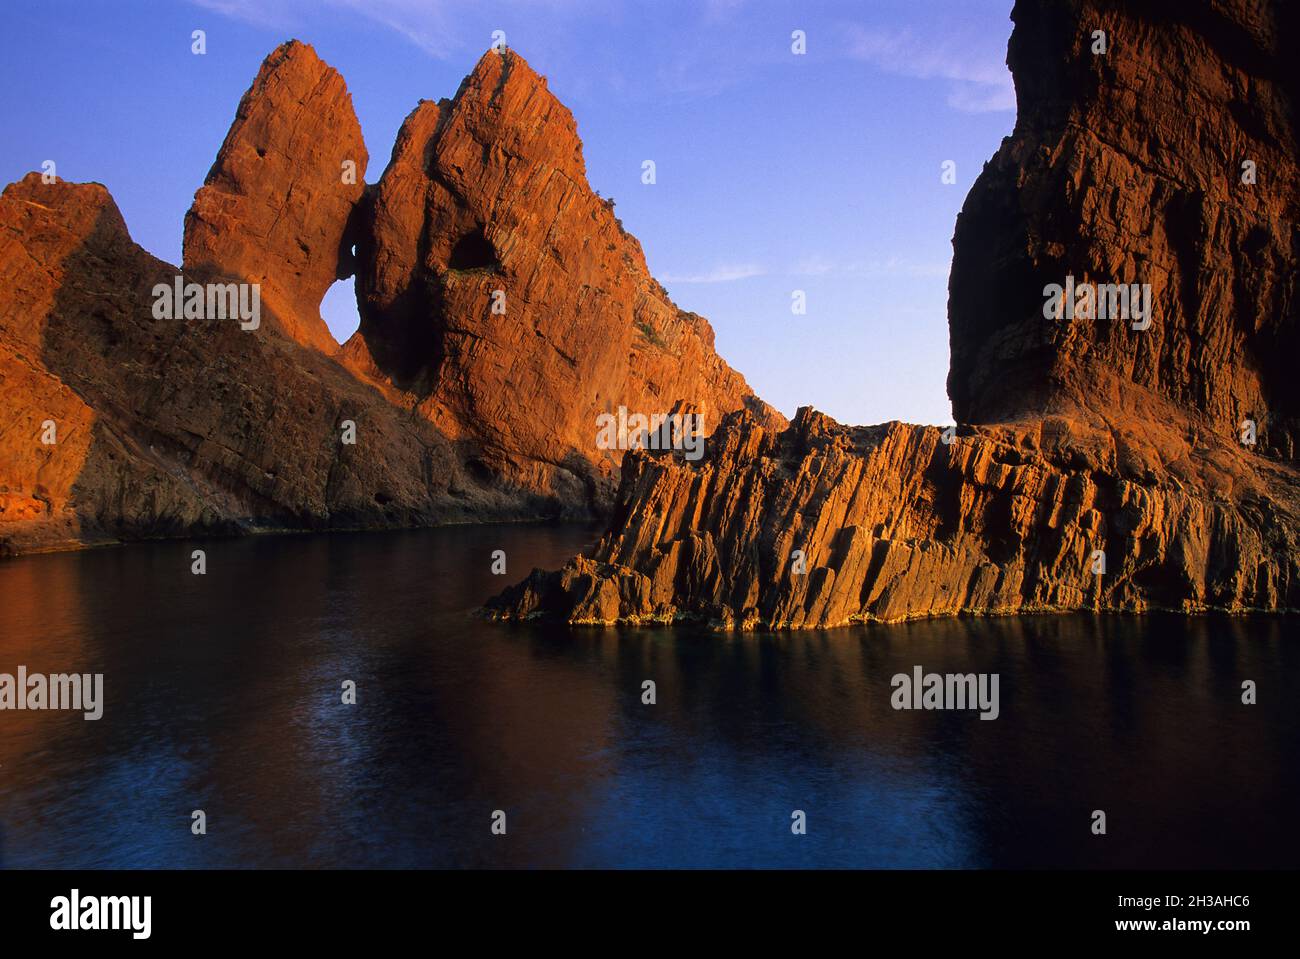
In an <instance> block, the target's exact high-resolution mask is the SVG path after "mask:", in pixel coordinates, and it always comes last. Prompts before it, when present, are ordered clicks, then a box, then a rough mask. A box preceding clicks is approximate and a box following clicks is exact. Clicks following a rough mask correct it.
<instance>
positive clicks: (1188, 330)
mask: <svg viewBox="0 0 1300 959" xmlns="http://www.w3.org/2000/svg"><path fill="white" fill-rule="evenodd" d="M1013 18H1014V20H1015V22H1016V27H1015V32H1014V34H1013V36H1012V41H1011V45H1010V52H1009V57H1008V60H1009V63H1010V65H1011V68H1012V71H1013V73H1014V75H1015V79H1016V87H1017V92H1018V98H1019V110H1020V112H1019V119H1018V121H1017V125H1016V130H1015V133H1014V135H1013V136H1012V137H1009V138H1008V139H1007V140H1006V141H1004V143H1003V145H1002V148H1001V149H1000V150H999V151H998V153H997V155H996V156H995V157H994V158H993V160H992V161H990V163H989V164H988V165H987V166H986V168H985V170H984V172H983V174H982V175H981V176H980V178H979V180H978V181H977V182H976V184H975V186H974V188H973V189H972V191H971V194H970V196H969V197H968V199H967V202H966V205H965V208H964V209H963V211H962V214H961V217H960V219H959V221H958V224H957V229H956V235H955V237H954V241H953V242H954V248H955V255H954V260H953V271H952V277H951V281H950V300H949V318H950V329H951V343H952V366H951V372H950V375H949V381H948V388H949V394H950V396H951V398H952V401H953V409H954V412H955V413H956V415H957V418H958V420H959V421H960V422H964V423H977V424H982V425H974V426H963V427H962V428H961V429H960V430H958V431H956V432H955V433H954V434H950V435H951V439H952V442H949V443H945V442H944V440H943V434H942V433H941V432H940V431H939V430H938V429H934V428H924V427H917V426H907V425H903V424H898V423H890V424H887V425H885V426H878V427H867V428H862V427H858V428H854V427H846V426H841V425H839V424H837V423H835V422H833V421H831V420H830V419H828V418H827V417H824V416H821V415H820V414H817V413H814V412H812V411H811V410H803V411H801V412H800V415H799V417H798V418H797V420H796V422H795V423H794V424H792V425H791V426H790V428H789V429H787V430H785V431H784V432H773V431H771V430H769V429H764V428H762V427H761V426H760V425H758V424H756V423H754V422H752V421H750V420H749V419H748V418H746V417H745V416H744V415H742V414H738V415H736V416H733V417H731V418H729V419H728V420H727V421H726V422H725V424H724V426H723V428H722V429H721V430H720V431H719V432H718V433H717V434H715V436H714V437H712V438H711V439H710V442H709V444H708V446H707V449H706V455H705V457H704V459H703V460H702V461H700V462H698V463H687V462H685V461H684V460H682V459H681V458H678V457H673V456H671V455H655V454H637V456H636V457H635V459H633V460H631V461H629V462H628V463H626V464H625V466H624V479H623V485H622V487H621V489H620V493H619V500H618V506H617V509H616V511H615V519H614V522H613V523H612V525H611V527H610V530H609V532H608V533H607V534H606V536H605V537H604V538H603V539H602V541H601V542H600V544H599V545H598V546H597V547H596V549H595V551H594V552H593V554H592V555H591V556H590V557H579V558H577V559H575V560H573V561H571V562H570V563H569V564H568V565H567V566H566V567H565V568H564V569H562V570H560V571H558V572H551V573H545V572H542V571H537V572H535V573H534V574H533V576H531V577H530V578H529V579H528V580H527V581H525V582H524V583H522V584H520V585H519V586H517V587H515V588H514V589H512V590H510V591H508V592H507V593H506V594H504V595H503V596H502V597H500V598H498V599H497V600H495V601H494V602H493V603H492V605H491V609H492V611H493V612H494V614H495V615H497V616H500V617H503V618H528V617H531V616H538V615H546V616H556V617H559V618H562V619H565V620H567V621H569V622H572V623H614V622H629V623H643V622H665V623H668V622H674V621H678V620H680V619H683V618H689V619H700V620H705V621H707V622H710V623H712V624H713V625H714V626H717V627H721V628H754V627H771V628H784V627H789V628H801V627H823V626H840V625H845V624H849V623H854V622H862V621H872V620H882V621H897V620H902V619H909V618H916V617H924V616H935V615H950V614H956V613H1013V612H1023V611H1049V610H1070V609H1097V610H1126V611H1144V610H1150V609H1172V610H1179V611H1199V610H1206V609H1222V610H1232V611H1237V610H1246V609H1270V610H1282V609H1288V610H1296V609H1300V567H1298V566H1297V562H1298V560H1297V548H1298V547H1300V473H1298V472H1297V469H1296V465H1295V461H1294V456H1295V429H1296V427H1295V423H1296V419H1295V417H1296V413H1297V411H1298V409H1300V407H1298V406H1297V402H1296V398H1297V392H1296V390H1297V387H1296V385H1295V382H1296V381H1295V378H1294V376H1293V374H1292V373H1291V372H1290V369H1289V367H1290V364H1291V362H1292V357H1293V356H1295V355H1296V346H1297V345H1300V343H1298V339H1297V337H1298V336H1300V334H1298V332H1297V308H1298V306H1300V304H1298V302H1297V297H1296V288H1295V283H1296V274H1295V258H1296V256H1297V250H1300V234H1298V233H1297V226H1296V224H1297V216H1296V214H1297V207H1296V196H1297V195H1300V194H1297V189H1296V188H1297V185H1300V184H1297V178H1296V161H1297V155H1298V152H1300V151H1298V149H1297V136H1296V129H1295V127H1294V125H1293V124H1294V117H1295V115H1296V114H1295V109H1296V105H1297V103H1300V100H1298V99H1297V93H1296V88H1295V84H1294V81H1293V80H1290V79H1287V78H1290V77H1293V76H1294V73H1293V72H1288V71H1287V70H1286V69H1285V66H1286V64H1285V60H1286V58H1287V57H1288V56H1289V55H1290V54H1289V50H1290V47H1291V46H1292V45H1293V44H1290V45H1289V44H1288V42H1287V38H1288V37H1291V38H1294V35H1295V34H1294V33H1293V32H1292V31H1291V29H1290V28H1291V27H1292V26H1294V23H1295V20H1296V15H1295V14H1294V13H1293V12H1291V11H1290V10H1288V8H1287V6H1286V5H1284V4H1281V3H1274V4H1269V3H1247V2H1246V0H1240V2H1227V0H1225V2H1219V0H1202V2H1186V3H1152V4H1136V3H1132V4H1129V3H1103V2H1088V0H1072V2H1061V3H1058V2H1055V0H1052V2H1048V0H1041V2H1032V3H1029V2H1020V3H1017V5H1016V8H1015V12H1014V14H1013ZM1095 30H1103V31H1105V32H1106V35H1107V43H1108V49H1107V52H1106V53H1105V54H1104V55H1100V56H1098V55H1094V54H1093V53H1092V43H1093V31H1095ZM1246 159H1252V160H1254V161H1255V163H1256V171H1257V174H1258V175H1257V178H1256V182H1255V183H1253V184H1246V183H1243V182H1242V180H1241V177H1242V173H1243V172H1244V169H1243V167H1242V163H1243V161H1244V160H1246ZM1069 275H1072V276H1073V277H1074V278H1075V280H1076V281H1077V282H1080V283H1083V282H1091V283H1097V284H1103V283H1104V284H1111V283H1113V284H1135V283H1136V284H1142V283H1149V284H1150V285H1151V288H1152V297H1153V302H1154V305H1155V306H1154V310H1153V311H1152V316H1151V323H1150V326H1149V327H1147V328H1146V329H1134V322H1137V323H1138V325H1139V326H1141V325H1142V320H1141V318H1139V317H1130V318H1128V319H1125V320H1122V321H1121V320H1107V319H1097V318H1094V317H1086V316H1082V315H1080V316H1075V317H1073V318H1060V319H1050V320H1049V319H1047V318H1046V317H1045V315H1044V303H1045V295H1044V287H1045V286H1047V284H1050V283H1056V284H1061V285H1064V284H1065V283H1066V277H1067V276H1069ZM1246 419H1252V420H1254V421H1255V422H1256V425H1257V439H1258V441H1257V442H1256V443H1255V445H1253V446H1248V445H1244V444H1243V443H1242V442H1241V440H1240V436H1241V435H1242V421H1243V420H1246ZM1265 434H1267V435H1265ZM796 551H800V553H801V554H802V555H801V556H800V555H797V554H796ZM1103 564H1104V565H1103Z"/></svg>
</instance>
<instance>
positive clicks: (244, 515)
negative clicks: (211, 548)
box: [0, 42, 781, 553]
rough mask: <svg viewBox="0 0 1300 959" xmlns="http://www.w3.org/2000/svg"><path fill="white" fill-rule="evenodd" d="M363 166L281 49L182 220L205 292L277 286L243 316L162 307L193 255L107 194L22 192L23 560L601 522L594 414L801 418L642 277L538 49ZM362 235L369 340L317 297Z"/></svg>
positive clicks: (290, 46)
mask: <svg viewBox="0 0 1300 959" xmlns="http://www.w3.org/2000/svg"><path fill="white" fill-rule="evenodd" d="M444 111H445V112H444ZM350 162H352V163H355V173H356V176H355V178H351V177H350V176H349V175H348V174H349V170H348V166H347V165H348V163H350ZM365 168H366V150H365V146H364V144H363V142H362V139H361V131H360V128H359V126H358V124H357V120H356V117H355V115H354V113H353V111H352V106H351V101H350V98H349V95H348V93H347V89H346V87H345V86H344V83H343V80H342V78H341V77H340V76H339V75H338V74H337V73H336V72H335V71H334V70H333V69H331V68H330V67H328V66H327V65H325V64H324V63H322V62H321V61H320V60H319V59H318V58H317V57H316V55H315V53H314V52H313V51H312V50H311V48H310V47H308V46H306V45H304V44H301V43H297V42H290V43H286V44H284V45H283V46H281V47H279V48H278V49H276V50H275V51H274V52H273V53H272V54H271V55H270V56H269V57H268V58H267V60H266V62H265V63H264V64H263V66H262V69H261V71H260V72H259V73H258V76H257V79H256V80H255V81H254V83H253V86H252V87H251V88H250V89H249V91H248V93H247V94H246V95H245V96H244V98H243V100H242V101H241V103H240V105H239V109H238V112H237V114H236V118H235V122H234V124H233V126H232V127H231V130H230V132H229V134H228V135H227V137H226V140H225V143H224V144H223V146H222V148H221V152H220V154H219V155H218V157H217V160H216V163H215V164H214V165H213V167H212V171H211V172H210V173H209V175H208V178H207V181H206V182H205V184H204V185H203V187H202V188H201V189H200V190H199V191H198V193H197V194H196V195H195V199H194V205H193V207H192V209H191V210H190V212H189V214H188V215H187V217H186V220H185V244H184V258H185V269H184V280H185V281H186V282H196V283H208V282H217V281H226V280H230V281H235V282H242V283H247V284H254V283H255V284H258V285H259V289H260V293H261V296H260V304H261V314H262V315H261V323H260V325H259V326H258V328H257V329H248V330H246V329H241V328H240V324H239V322H238V321H237V320H234V319H226V320H219V319H197V318H190V319H182V318H181V315H180V313H179V312H176V313H175V314H174V315H175V318H174V319H171V318H164V317H163V316H160V315H157V314H155V311H154V306H155V299H154V294H153V291H154V289H155V287H156V286H158V285H160V284H161V285H166V286H171V285H172V284H173V283H174V281H175V278H176V276H177V274H178V273H180V271H179V270H178V269H177V268H176V267H174V266H172V265H170V264H167V263H164V262H162V261H160V260H157V259H156V258H154V257H152V256H150V255H149V254H148V253H146V252H145V251H144V250H142V249H141V248H140V247H138V246H136V244H135V243H133V242H132V241H131V238H130V236H129V234H128V232H127V228H126V224H125V223H124V222H123V221H122V217H121V214H120V213H119V212H118V209H117V206H116V205H115V204H114V203H113V200H112V198H111V197H110V196H109V195H108V192H107V191H106V190H105V189H104V188H103V187H102V186H100V185H98V184H69V183H64V182H61V181H56V182H51V183H46V182H43V181H42V179H41V177H40V176H39V175H36V174H32V175H29V176H28V177H26V178H25V179H24V180H22V181H21V182H19V183H14V184H11V185H10V186H9V187H8V188H6V190H5V191H4V194H3V197H2V198H0V398H2V399H3V400H4V403H5V408H6V410H7V411H9V413H10V416H9V417H8V420H7V422H6V423H5V424H3V425H2V426H0V454H2V455H0V553H5V552H18V551H27V550H35V549H53V548H71V547H75V546H79V545H86V544H91V543H100V542H112V541H116V540H120V539H126V538H140V537H157V536H181V535H191V534H194V533H205V532H206V533H236V532H244V531H252V530H262V529H337V528H374V527H397V526H412V525H430V524H436V523H443V522H472V521H492V520H528V519H541V518H550V517H555V516H570V517H590V516H592V515H594V514H595V513H596V512H597V511H600V510H602V509H605V508H607V507H608V505H609V503H610V502H611V501H612V496H613V493H614V490H615V485H616V477H617V469H618V464H619V463H620V461H621V459H622V456H623V451H622V450H619V449H612V450H603V449H599V448H597V443H596V436H597V422H596V419H595V417H596V415H597V412H599V411H603V410H606V409H610V408H617V407H618V406H620V405H622V406H626V407H628V408H630V409H632V410H638V411H641V412H643V413H645V414H652V413H656V412H665V413H666V412H671V411H673V410H674V409H677V408H679V407H688V408H691V409H695V410H700V411H702V412H704V414H705V417H706V418H705V428H706V429H712V428H713V427H714V426H716V424H717V419H718V417H719V416H720V415H721V414H722V413H724V412H727V411H732V410H737V409H740V408H742V407H746V406H750V407H753V408H754V409H755V410H757V411H759V414H760V415H762V416H763V417H764V418H765V419H768V420H771V421H774V422H781V418H780V417H779V416H778V415H776V414H774V413H772V412H771V411H770V410H768V409H767V408H766V407H764V406H763V405H762V404H761V403H759V402H758V401H757V400H756V399H755V398H754V397H753V395H752V393H751V392H750V391H749V389H748V387H746V385H745V383H744V380H743V379H742V378H741V377H740V376H739V375H738V374H736V373H735V372H734V371H732V370H731V369H730V367H728V366H727V365H726V364H725V363H724V362H723V361H722V360H721V359H720V358H719V357H718V356H717V354H716V353H715V352H714V350H713V335H712V331H711V329H710V328H709V326H708V324H707V322H705V321H704V320H703V319H701V318H699V317H695V316H693V315H691V314H686V313H682V312H680V311H678V310H677V309H676V308H675V307H674V306H673V305H672V304H671V303H670V302H669V301H668V299H667V297H666V296H665V295H664V294H663V291H662V290H661V289H660V288H659V287H658V285H657V284H656V283H655V282H654V281H653V280H652V279H651V278H650V277H649V275H648V274H647V273H646V271H645V263H644V259H643V257H642V256H641V251H640V247H639V246H638V245H637V243H636V241H635V240H634V239H633V238H631V237H630V236H627V235H626V234H624V233H623V232H622V230H621V229H620V228H619V227H618V225H617V222H616V221H615V220H614V218H613V215H612V213H611V212H610V211H609V210H608V209H607V208H606V207H605V205H604V204H602V203H601V202H600V201H599V199H597V198H596V197H595V196H594V194H593V193H592V192H591V191H590V189H589V188H588V186H587V184H586V180H585V175H584V173H583V164H582V156H581V144H580V143H579V141H578V139H577V134H576V131H575V128H574V123H573V118H572V116H571V115H570V114H569V112H568V111H567V110H566V109H565V108H564V107H563V106H562V105H560V104H559V103H558V101H556V100H555V98H554V97H552V96H551V95H550V94H549V93H548V92H547V91H546V87H545V81H544V80H542V78H540V77H538V76H537V75H536V74H535V73H533V72H532V71H531V70H530V69H529V68H528V66H527V64H525V63H524V62H523V60H522V59H521V58H519V57H518V56H517V55H515V54H510V55H509V56H508V57H504V58H503V57H501V56H499V55H497V54H489V55H488V56H486V57H485V58H484V59H483V61H482V62H481V63H480V64H479V65H478V67H477V68H476V69H475V71H474V73H473V74H472V75H471V76H470V77H469V78H468V79H467V80H466V81H465V83H464V84H463V86H462V89H461V92H460V94H458V95H457V97H456V99H455V100H453V101H448V102H446V103H445V104H444V105H443V106H442V107H438V106H437V105H434V104H430V103H424V104H421V106H420V107H419V108H417V110H416V111H415V112H414V113H413V114H412V115H411V117H410V119H409V120H408V121H407V123H406V125H405V126H404V127H403V130H402V133H401V136H400V137H399V139H398V143H397V146H396V147H395V149H394V155H393V162H392V164H390V167H389V170H388V171H387V173H386V174H385V176H384V178H383V180H382V182H381V183H380V184H378V185H377V186H376V187H375V188H374V189H373V190H372V191H369V194H368V193H367V191H366V188H365V184H364V180H363V176H364V173H365ZM353 245H356V246H358V247H359V248H360V250H361V251H362V252H363V256H362V268H363V269H362V275H361V277H360V279H359V289H360V291H361V293H362V297H361V304H360V305H361V308H362V311H363V321H362V332H361V333H360V334H359V335H358V336H357V337H355V338H353V340H352V341H350V343H349V344H348V346H347V347H346V348H344V349H340V348H339V346H338V344H337V343H336V342H335V341H334V340H333V338H332V337H331V336H330V334H329V331H328V329H327V328H326V327H325V325H324V323H323V322H322V321H321V318H320V313H319V307H320V302H321V298H322V297H323V295H324V293H325V292H326V290H327V289H328V287H329V286H330V284H331V283H332V282H334V280H335V278H336V277H344V276H347V275H349V274H350V273H351V272H352V270H353V269H354V258H353V256H352V246H353ZM497 289H501V290H503V291H504V293H505V296H506V298H507V299H506V312H505V313H504V314H500V315H498V314H493V313H491V312H490V308H491V303H492V293H493V291H495V290H497ZM47 423H52V424H54V432H53V434H50V433H48V431H47V429H46V425H45V424H47ZM349 423H350V424H352V426H351V429H352V430H354V434H353V435H355V440H356V442H355V444H351V443H347V442H345V441H344V437H345V436H347V435H348V430H349V426H348V424H349ZM49 436H53V442H46V441H45V440H46V438H47V437H49Z"/></svg>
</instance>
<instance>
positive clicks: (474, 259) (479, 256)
mask: <svg viewBox="0 0 1300 959" xmlns="http://www.w3.org/2000/svg"><path fill="white" fill-rule="evenodd" d="M500 265H501V264H500V263H499V262H498V261H497V251H496V250H494V249H493V248H492V244H491V243H490V242H489V241H488V238H487V237H486V236H484V235H483V228H482V227H478V228H476V229H473V230H471V231H470V232H468V233H466V234H465V235H464V236H462V237H461V238H460V239H459V240H457V241H456V245H455V246H453V247H452V248H451V257H450V259H449V260H448V261H447V266H448V268H450V269H453V270H495V269H497V268H498V267H499V266H500Z"/></svg>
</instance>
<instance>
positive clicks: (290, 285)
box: [183, 40, 369, 353]
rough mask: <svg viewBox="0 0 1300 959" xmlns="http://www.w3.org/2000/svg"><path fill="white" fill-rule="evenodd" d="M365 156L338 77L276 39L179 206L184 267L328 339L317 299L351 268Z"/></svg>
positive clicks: (288, 326)
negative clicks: (189, 198) (252, 291)
mask: <svg viewBox="0 0 1300 959" xmlns="http://www.w3.org/2000/svg"><path fill="white" fill-rule="evenodd" d="M368 159H369V157H368V154H367V153H366V147H365V143H364V142H363V140H362V138H361V125H360V124H359V123H358V122H357V115H356V113H355V112H354V111H353V109H352V97H351V96H350V95H349V94H348V89H347V85H346V84H345V83H344V82H343V78H342V77H341V76H339V74H338V72H337V71H335V70H334V69H333V68H332V67H330V66H328V65H326V64H325V63H323V62H322V61H321V59H320V58H319V57H317V56H316V52H315V51H314V50H313V49H312V48H311V47H310V46H308V45H307V44H304V43H299V42H297V41H296V40H293V41H290V42H288V43H285V44H282V45H281V46H279V47H278V48H276V49H275V50H274V51H273V52H272V53H271V54H270V55H269V56H268V57H267V58H266V60H265V61H264V62H263V63H262V68H261V70H259V71H258V74H257V79H255V80H254V81H253V85H252V87H250V88H249V90H248V92H247V93H245V94H244V97H243V99H242V100H241V101H240V102H239V108H238V110H237V111H236V112H235V121H234V123H233V124H232V125H231V127H230V132H229V133H227V134H226V140H225V142H224V143H223V144H222V145H221V150H220V151H219V152H218V153H217V159H216V161H215V162H214V163H213V164H212V169H211V170H210V171H209V172H208V176H207V179H206V180H205V181H204V184H203V187H202V188H201V189H200V190H199V191H198V192H197V193H196V194H195V195H194V205H193V206H192V207H190V210H189V212H188V213H187V214H186V216H185V245H184V253H183V257H184V260H185V269H186V271H187V273H190V274H193V275H195V276H198V275H200V274H201V275H202V278H203V279H209V278H212V277H213V276H216V277H223V278H229V279H234V280H238V281H242V282H247V283H257V284H260V285H261V296H262V300H263V302H264V303H266V304H268V305H269V306H270V307H271V309H272V310H273V311H274V312H275V314H276V315H277V317H279V320H280V323H281V324H282V326H283V327H284V329H285V331H286V332H287V333H288V334H289V335H290V336H291V337H292V338H293V339H295V340H297V341H298V342H300V343H302V344H303V345H305V346H311V347H314V348H316V349H318V350H321V351H323V352H327V353H328V352H332V351H333V350H335V349H337V348H338V344H337V343H335V341H334V338H333V337H332V336H331V335H330V332H329V328H328V327H327V326H326V325H325V322H324V321H323V320H322V319H321V317H320V303H321V299H322V298H323V297H324V296H325V291H326V290H328V289H329V288H330V285H331V284H332V283H333V282H334V281H335V280H338V279H343V278H345V277H348V276H351V275H352V252H351V246H352V243H353V242H355V241H354V239H353V238H352V237H350V236H346V234H347V228H348V222H349V218H350V217H351V216H352V212H353V210H354V208H355V207H356V205H357V201H358V200H360V199H361V195H362V193H363V192H364V191H365V172H366V163H367V161H368Z"/></svg>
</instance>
